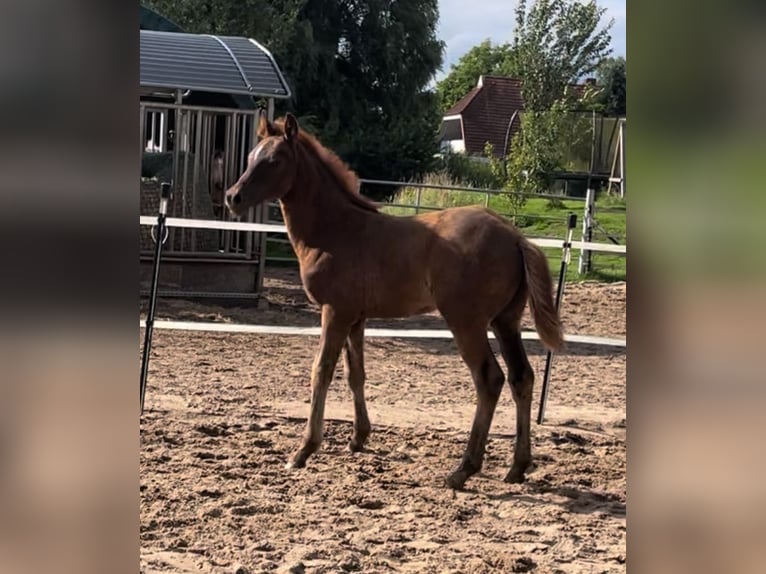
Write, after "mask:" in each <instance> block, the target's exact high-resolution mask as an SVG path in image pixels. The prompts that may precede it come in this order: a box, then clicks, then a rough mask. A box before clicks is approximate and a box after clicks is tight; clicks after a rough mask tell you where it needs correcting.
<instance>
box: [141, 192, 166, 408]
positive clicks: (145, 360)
mask: <svg viewBox="0 0 766 574" xmlns="http://www.w3.org/2000/svg"><path fill="white" fill-rule="evenodd" d="M172 195H173V194H172V192H171V188H170V184H169V183H162V184H160V208H159V213H158V215H157V234H156V236H155V237H154V243H155V246H154V268H153V270H152V285H151V289H150V291H149V309H148V311H147V313H146V329H145V331H144V351H143V355H142V357H141V383H140V395H141V403H140V404H141V414H143V413H144V395H145V394H146V377H147V375H148V373H149V352H150V351H151V348H152V333H153V331H154V307H155V303H156V302H157V284H158V283H159V278H160V256H161V255H162V244H163V243H164V242H165V239H166V237H165V229H166V228H165V218H166V217H167V214H168V203H169V202H170V200H171V198H172Z"/></svg>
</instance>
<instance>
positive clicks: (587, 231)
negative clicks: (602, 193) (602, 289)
mask: <svg viewBox="0 0 766 574" xmlns="http://www.w3.org/2000/svg"><path fill="white" fill-rule="evenodd" d="M595 197H596V193H595V191H594V190H593V189H590V188H588V191H587V192H586V195H585V210H584V211H583V218H582V243H583V244H585V243H590V242H591V239H592V238H593V210H594V205H595ZM591 256H592V254H591V252H590V250H587V249H585V247H581V248H580V260H579V262H578V264H577V273H579V274H580V275H582V274H583V273H588V272H589V271H590V270H591Z"/></svg>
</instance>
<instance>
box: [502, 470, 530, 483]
mask: <svg viewBox="0 0 766 574" xmlns="http://www.w3.org/2000/svg"><path fill="white" fill-rule="evenodd" d="M503 480H504V481H505V482H509V483H511V484H521V483H522V482H524V481H525V480H526V477H525V476H524V471H523V470H521V471H519V470H515V469H513V468H512V469H511V471H510V472H509V473H508V474H506V475H505V478H504V479H503Z"/></svg>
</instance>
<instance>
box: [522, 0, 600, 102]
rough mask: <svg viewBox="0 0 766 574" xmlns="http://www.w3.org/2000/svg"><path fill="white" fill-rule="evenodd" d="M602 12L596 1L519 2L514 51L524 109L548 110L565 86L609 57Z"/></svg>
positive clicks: (538, 0)
mask: <svg viewBox="0 0 766 574" xmlns="http://www.w3.org/2000/svg"><path fill="white" fill-rule="evenodd" d="M604 13H605V8H601V7H600V6H598V4H596V1H595V0H588V1H582V0H533V1H532V4H531V6H528V3H527V0H519V4H518V6H517V8H516V31H515V37H514V43H513V46H514V49H515V56H516V65H517V70H518V73H519V75H520V76H521V78H522V81H523V92H524V103H525V106H526V109H527V110H531V111H543V110H548V109H550V107H551V106H552V105H553V103H554V102H555V101H556V100H559V99H561V98H562V97H563V95H564V92H565V89H566V87H567V86H568V85H570V84H574V83H576V82H577V81H578V80H579V79H581V78H582V77H583V76H585V75H587V74H590V73H592V72H593V71H595V70H596V68H597V67H598V65H599V64H600V63H601V61H602V60H603V59H604V58H605V57H606V56H607V55H608V54H609V52H610V49H609V43H610V40H611V36H610V34H609V30H610V29H611V27H612V25H613V24H614V21H613V20H612V21H610V22H608V23H607V24H606V25H604V26H602V25H601V21H602V18H603V16H604Z"/></svg>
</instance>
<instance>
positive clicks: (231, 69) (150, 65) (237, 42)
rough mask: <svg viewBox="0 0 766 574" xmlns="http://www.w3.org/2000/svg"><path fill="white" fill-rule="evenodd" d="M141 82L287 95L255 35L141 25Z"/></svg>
mask: <svg viewBox="0 0 766 574" xmlns="http://www.w3.org/2000/svg"><path fill="white" fill-rule="evenodd" d="M140 34H141V86H142V87H148V88H164V89H168V88H169V89H174V90H175V89H180V90H197V91H203V92H221V93H225V94H246V95H250V96H258V97H269V98H289V97H290V88H289V87H288V86H287V83H286V82H285V79H284V77H283V76H282V72H281V71H280V69H279V67H278V66H277V64H276V62H275V61H274V58H273V57H272V56H271V54H270V53H269V52H268V50H266V49H265V48H264V47H263V46H261V45H260V44H258V43H257V42H256V41H255V40H251V39H248V38H240V37H235V36H212V35H206V34H181V33H173V32H158V31H154V30H141V31H140Z"/></svg>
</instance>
